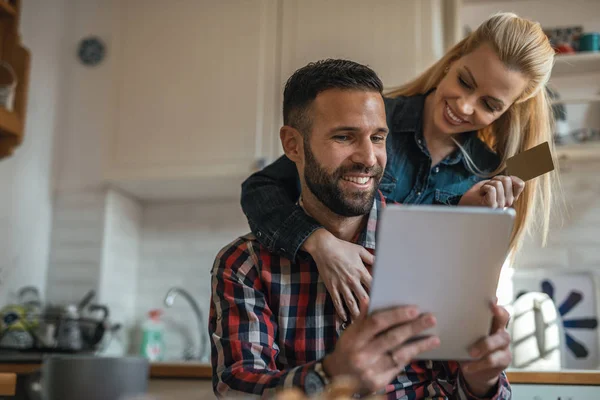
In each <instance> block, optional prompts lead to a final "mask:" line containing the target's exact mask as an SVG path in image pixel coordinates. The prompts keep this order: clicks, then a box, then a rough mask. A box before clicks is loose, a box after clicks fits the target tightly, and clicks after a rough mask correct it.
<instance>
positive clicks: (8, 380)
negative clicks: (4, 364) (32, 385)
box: [0, 374, 17, 396]
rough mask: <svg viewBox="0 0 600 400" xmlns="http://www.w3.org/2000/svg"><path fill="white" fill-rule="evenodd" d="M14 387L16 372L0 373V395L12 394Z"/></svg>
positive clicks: (13, 393) (15, 384) (15, 385)
mask: <svg viewBox="0 0 600 400" xmlns="http://www.w3.org/2000/svg"><path fill="white" fill-rule="evenodd" d="M16 387H17V375H16V374H0V396H14V395H15V389H16Z"/></svg>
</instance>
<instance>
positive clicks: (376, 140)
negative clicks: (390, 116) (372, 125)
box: [371, 135, 385, 143]
mask: <svg viewBox="0 0 600 400" xmlns="http://www.w3.org/2000/svg"><path fill="white" fill-rule="evenodd" d="M371 141H372V142H373V143H381V142H383V141H385V137H384V136H379V135H378V136H371Z"/></svg>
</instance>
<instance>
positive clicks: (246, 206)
mask: <svg viewBox="0 0 600 400" xmlns="http://www.w3.org/2000/svg"><path fill="white" fill-rule="evenodd" d="M299 186H300V185H299V178H298V171H297V170H296V165H295V164H294V163H293V162H292V161H291V160H290V159H289V158H287V157H286V156H282V157H280V158H279V159H278V160H276V161H275V162H273V163H272V164H271V165H268V166H267V167H265V168H264V169H263V170H262V171H258V172H255V173H254V174H252V175H251V176H250V177H249V178H248V179H246V180H245V181H244V183H242V197H241V205H242V210H243V211H244V214H245V215H246V218H248V224H249V225H250V229H251V230H252V233H254V235H255V236H256V238H257V239H258V241H259V242H260V243H261V244H262V245H263V246H266V247H267V248H268V249H269V251H271V252H275V253H278V254H280V255H283V256H285V257H287V258H289V259H290V260H293V259H295V258H296V253H297V252H298V250H299V249H300V247H301V246H302V244H303V243H304V241H305V240H306V238H307V237H309V236H310V235H311V234H312V233H313V232H314V231H315V230H317V229H319V228H320V227H321V225H319V224H318V223H317V222H316V221H315V220H314V219H312V218H311V217H309V216H308V215H306V213H305V212H304V210H302V208H301V207H300V206H298V205H297V204H296V203H297V200H298V198H299V196H300V187H299Z"/></svg>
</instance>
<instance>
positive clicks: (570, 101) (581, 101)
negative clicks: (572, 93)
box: [552, 95, 600, 104]
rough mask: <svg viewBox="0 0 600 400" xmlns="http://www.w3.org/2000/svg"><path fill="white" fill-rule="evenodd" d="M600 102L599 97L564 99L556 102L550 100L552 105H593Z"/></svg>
mask: <svg viewBox="0 0 600 400" xmlns="http://www.w3.org/2000/svg"><path fill="white" fill-rule="evenodd" d="M598 101H600V95H599V96H589V97H564V98H560V99H556V100H552V104H585V103H594V102H598Z"/></svg>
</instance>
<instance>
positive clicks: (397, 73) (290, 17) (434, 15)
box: [280, 0, 443, 100]
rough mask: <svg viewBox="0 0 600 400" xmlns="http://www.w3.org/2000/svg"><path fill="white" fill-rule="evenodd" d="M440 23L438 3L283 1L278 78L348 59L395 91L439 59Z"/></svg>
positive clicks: (432, 0)
mask: <svg viewBox="0 0 600 400" xmlns="http://www.w3.org/2000/svg"><path fill="white" fill-rule="evenodd" d="M442 19H443V10H442V3H441V2H440V0H377V1H364V0H327V1H323V0H283V12H282V65H281V71H282V78H283V79H286V78H287V77H288V76H289V75H290V74H292V73H293V72H294V71H295V70H296V69H298V68H300V67H302V66H304V65H305V64H307V63H308V62H311V61H316V60H320V59H325V58H346V59H350V60H354V61H357V62H360V63H362V64H367V65H369V66H370V67H372V68H373V69H374V70H375V71H376V72H377V73H378V75H379V76H380V77H381V79H382V81H383V83H384V86H385V88H386V89H389V88H393V87H396V86H399V85H401V84H402V83H405V82H406V81H407V80H409V79H410V78H413V77H415V76H416V75H417V74H418V73H419V72H421V71H423V70H424V69H425V68H426V67H428V66H429V65H430V64H431V63H433V62H434V61H435V60H437V59H438V58H439V57H441V55H442V52H443V30H442V27H441V26H442ZM280 100H281V99H280Z"/></svg>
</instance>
